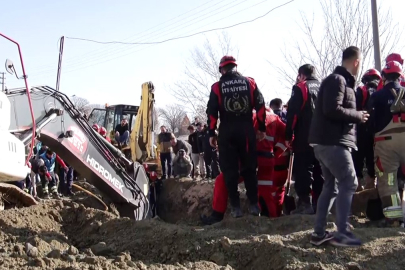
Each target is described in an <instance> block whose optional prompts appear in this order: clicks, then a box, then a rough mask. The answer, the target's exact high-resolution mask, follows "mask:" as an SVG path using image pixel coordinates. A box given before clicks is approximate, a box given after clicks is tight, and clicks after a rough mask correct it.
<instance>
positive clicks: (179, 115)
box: [159, 105, 186, 133]
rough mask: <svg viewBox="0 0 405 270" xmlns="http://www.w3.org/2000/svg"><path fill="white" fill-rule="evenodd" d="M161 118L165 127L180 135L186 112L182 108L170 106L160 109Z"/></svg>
mask: <svg viewBox="0 0 405 270" xmlns="http://www.w3.org/2000/svg"><path fill="white" fill-rule="evenodd" d="M159 117H160V119H162V122H163V124H164V125H166V127H167V128H169V129H170V130H171V131H172V132H174V133H178V132H179V131H180V130H181V129H182V122H183V120H184V118H185V117H186V112H185V111H184V110H183V108H182V107H181V106H177V105H168V106H166V108H161V109H159Z"/></svg>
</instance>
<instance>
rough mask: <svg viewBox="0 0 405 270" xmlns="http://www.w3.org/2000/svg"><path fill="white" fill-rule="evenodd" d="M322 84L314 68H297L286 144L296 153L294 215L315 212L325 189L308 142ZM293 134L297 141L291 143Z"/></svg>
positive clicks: (317, 163) (289, 106) (305, 66)
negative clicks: (295, 202)
mask: <svg viewBox="0 0 405 270" xmlns="http://www.w3.org/2000/svg"><path fill="white" fill-rule="evenodd" d="M319 86H320V82H319V81H318V80H317V79H316V78H315V67H314V66H313V65H310V64H305V65H303V66H301V67H300V68H299V69H298V76H297V83H296V84H295V85H294V86H293V89H292V93H291V98H290V100H289V101H288V110H287V125H286V133H285V134H286V143H287V144H288V146H292V149H293V152H294V166H293V177H294V180H295V183H294V187H295V192H296V193H297V195H298V205H297V209H296V210H294V211H292V212H291V214H314V213H315V211H316V205H317V201H318V197H319V195H320V194H321V191H322V185H323V176H322V170H321V167H320V165H319V162H318V160H317V159H316V158H315V154H314V150H313V148H312V147H311V146H310V145H309V143H308V134H309V128H310V126H311V120H312V115H313V111H314V109H315V101H316V98H317V96H318V91H319ZM293 135H294V141H293V143H292V144H291V140H292V136H293ZM311 186H312V190H311ZM311 193H312V205H311V198H310V196H311Z"/></svg>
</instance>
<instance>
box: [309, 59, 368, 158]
mask: <svg viewBox="0 0 405 270" xmlns="http://www.w3.org/2000/svg"><path fill="white" fill-rule="evenodd" d="M354 86H355V78H354V77H353V75H351V74H350V73H349V72H348V71H347V69H345V68H344V67H341V66H338V67H336V69H335V71H334V72H333V73H332V74H331V75H329V76H328V77H327V78H326V79H325V80H324V81H323V82H322V84H321V87H320V88H319V93H318V98H317V100H316V106H315V111H314V116H313V119H312V123H311V128H310V132H309V143H310V144H320V145H341V146H345V147H350V148H353V149H356V150H357V146H356V132H355V126H356V125H355V124H357V123H360V122H361V119H362V113H361V112H360V111H357V110H356V95H355V91H354V90H353V88H354Z"/></svg>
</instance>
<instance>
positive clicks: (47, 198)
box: [42, 193, 51, 200]
mask: <svg viewBox="0 0 405 270" xmlns="http://www.w3.org/2000/svg"><path fill="white" fill-rule="evenodd" d="M42 197H43V198H44V199H45V200H49V199H51V196H50V195H49V193H44V194H43V195H42Z"/></svg>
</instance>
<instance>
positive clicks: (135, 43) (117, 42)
mask: <svg viewBox="0 0 405 270" xmlns="http://www.w3.org/2000/svg"><path fill="white" fill-rule="evenodd" d="M294 1H295V0H290V1H288V2H286V3H284V4H281V5H279V6H277V7H275V8H272V9H271V10H269V11H268V12H266V13H265V14H263V15H261V16H259V17H256V18H254V19H252V20H248V21H243V22H240V23H236V24H233V25H230V26H225V27H220V28H214V29H209V30H205V31H200V32H197V33H194V34H191V35H186V36H180V37H175V38H169V39H165V40H162V41H153V42H123V41H97V40H93V39H87V38H77V37H66V38H67V39H74V40H80V41H87V42H93V43H98V44H125V45H151V44H162V43H166V42H169V41H173V40H178V39H184V38H189V37H193V36H196V35H200V34H204V33H208V32H213V31H218V30H225V29H229V28H233V27H236V26H239V25H242V24H247V23H252V22H254V21H257V20H258V19H261V18H263V17H265V16H267V15H268V14H269V13H271V12H272V11H274V10H276V9H278V8H281V7H283V6H285V5H288V4H290V3H292V2H294Z"/></svg>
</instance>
